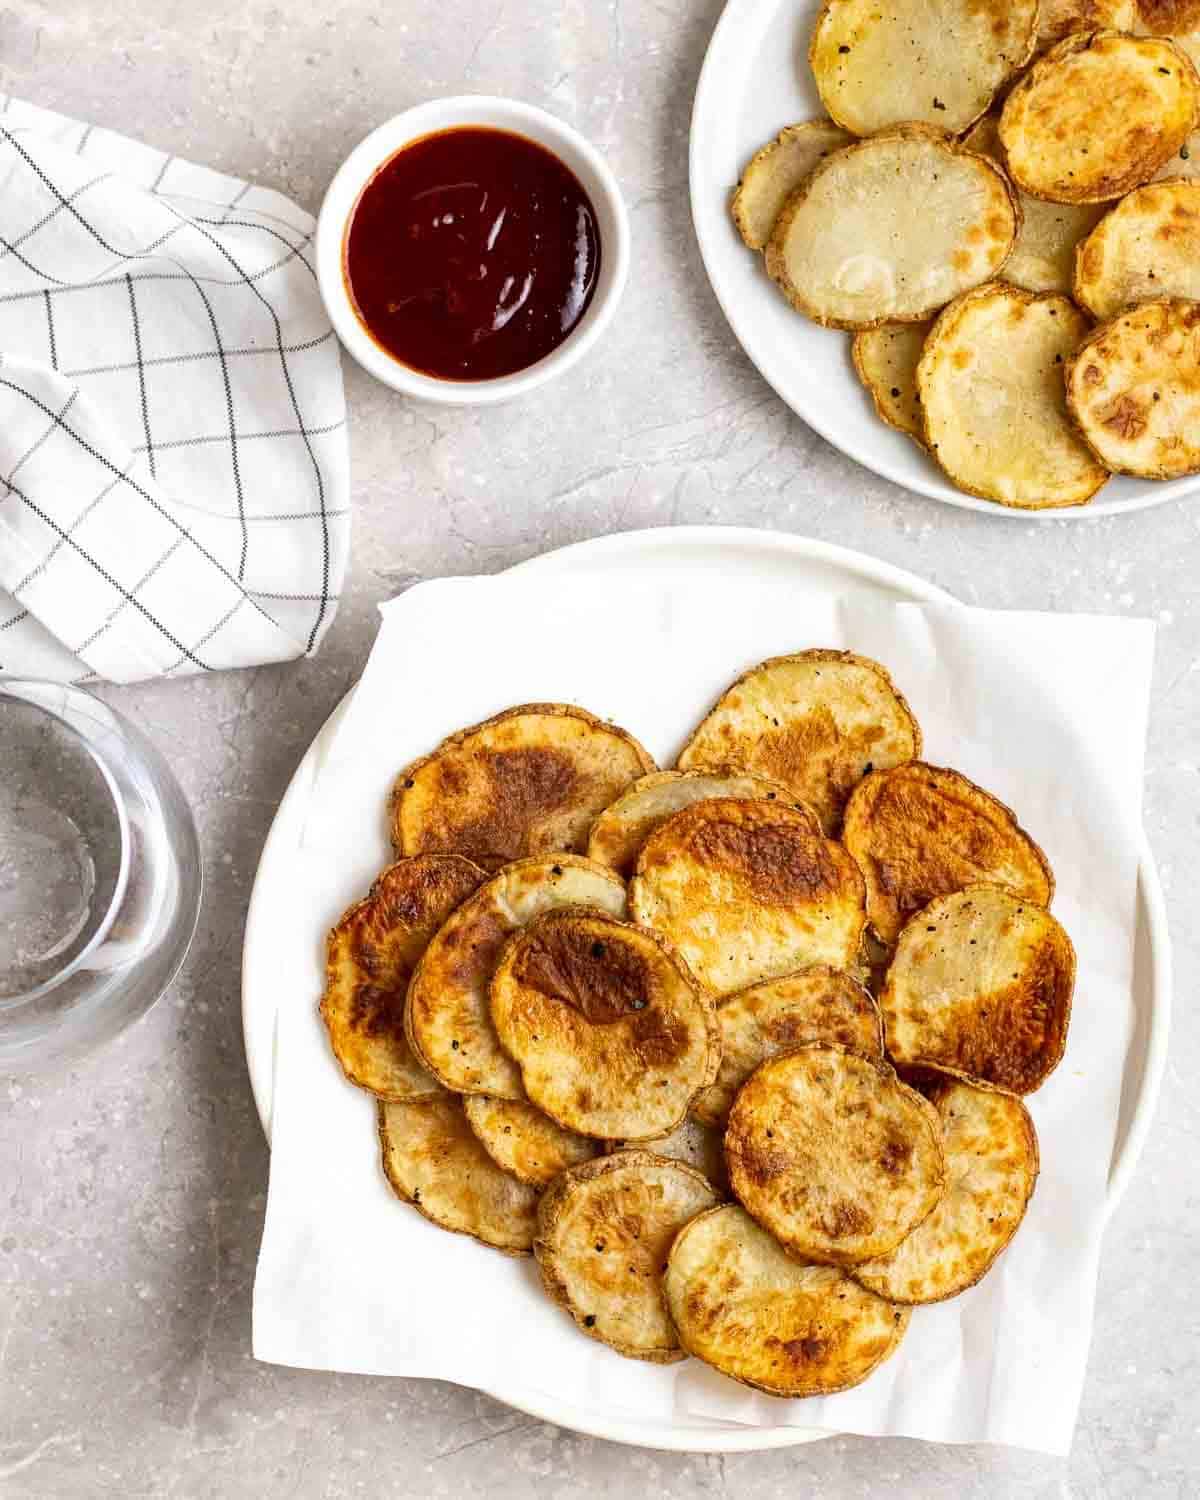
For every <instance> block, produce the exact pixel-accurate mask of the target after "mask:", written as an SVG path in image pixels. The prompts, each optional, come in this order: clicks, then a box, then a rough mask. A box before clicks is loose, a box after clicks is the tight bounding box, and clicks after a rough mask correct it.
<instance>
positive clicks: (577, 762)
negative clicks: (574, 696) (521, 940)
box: [391, 703, 654, 870]
mask: <svg viewBox="0 0 1200 1500" xmlns="http://www.w3.org/2000/svg"><path fill="white" fill-rule="evenodd" d="M653 770H654V762H653V760H651V758H650V756H649V755H648V754H647V753H646V751H645V750H644V749H643V748H642V747H641V745H639V744H638V742H637V740H635V739H634V737H633V736H632V735H631V734H629V733H628V732H627V731H626V730H624V729H618V728H617V726H616V725H615V724H606V723H605V722H604V721H603V720H602V719H597V718H596V717H595V715H594V714H590V713H588V712H587V711H586V709H582V708H576V707H574V706H573V705H572V704H569V703H525V704H522V705H520V706H519V707H517V708H509V709H506V710H505V711H504V712H503V713H500V714H496V715H495V717H494V718H491V719H487V720H485V721H484V722H483V723H482V724H476V725H474V726H473V727H472V728H470V729H461V730H459V732H458V733H457V734H452V735H451V736H450V738H449V739H447V740H443V741H442V743H441V744H440V745H439V746H438V747H437V749H436V750H435V751H434V752H433V754H432V755H427V756H425V757H424V758H423V759H422V760H418V761H415V762H414V763H413V764H412V765H411V766H409V767H408V768H407V769H406V770H404V771H402V772H401V773H400V775H399V777H398V778H397V780H396V783H395V786H394V788H393V791H392V800H391V819H392V842H393V843H394V844H395V846H396V851H397V853H399V854H434V853H438V854H462V855H465V856H466V857H467V858H468V859H473V860H474V861H475V863H476V864H478V865H482V866H483V867H484V869H486V870H496V869H499V868H500V866H501V865H505V864H508V863H510V862H511V861H513V860H517V859H523V858H526V857H527V856H532V855H536V854H543V853H546V852H550V851H554V850H566V851H575V852H580V853H581V852H582V851H583V848H584V846H585V844H586V843H587V835H588V829H589V828H590V827H591V826H592V823H593V822H594V820H595V818H596V814H597V813H599V812H600V811H601V810H602V809H603V808H605V807H607V806H608V804H609V803H610V802H611V801H612V800H613V798H614V797H617V796H619V795H620V793H621V792H623V791H624V790H625V788H626V787H627V786H628V785H629V783H630V782H631V781H635V780H636V779H637V778H638V777H639V776H644V775H645V774H646V772H647V771H653Z"/></svg>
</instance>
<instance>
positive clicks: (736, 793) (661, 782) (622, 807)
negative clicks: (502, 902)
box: [587, 767, 815, 880]
mask: <svg viewBox="0 0 1200 1500" xmlns="http://www.w3.org/2000/svg"><path fill="white" fill-rule="evenodd" d="M710 797H763V798H765V799H766V800H767V801H768V802H774V801H776V800H777V799H781V800H782V801H784V802H787V803H790V804H791V805H792V806H793V807H795V806H797V805H798V802H797V798H796V795H795V793H794V792H791V791H789V790H788V788H787V787H785V786H784V785H783V783H782V782H779V781H771V780H770V779H769V778H768V777H765V776H752V775H751V774H750V773H749V772H748V771H739V770H737V769H735V768H732V767H717V768H715V769H713V770H711V771H653V772H651V774H650V775H649V776H643V777H642V779H641V780H640V781H635V782H634V783H633V785H632V786H631V787H630V788H629V790H628V791H627V792H623V793H622V794H621V795H620V796H619V797H618V798H617V800H616V801H615V802H614V803H613V804H612V806H611V807H606V808H605V809H604V811H603V812H602V813H601V814H600V816H599V817H598V818H597V819H596V821H595V823H594V824H593V825H592V832H591V836H590V837H589V839H588V851H587V852H588V858H589V859H594V860H596V861H597V862H598V863H599V864H602V865H607V866H608V867H609V869H611V870H615V871H616V872H617V874H618V875H620V876H622V877H623V878H624V879H626V880H628V879H629V877H630V876H631V875H632V874H633V872H634V869H635V868H636V866H637V859H638V855H639V854H640V853H641V852H642V845H643V844H644V843H645V842H646V840H647V839H648V838H649V837H650V835H651V834H652V833H653V832H654V830H655V829H656V828H657V827H658V826H659V824H660V823H665V822H666V820H667V819H668V818H669V817H670V816H671V814H672V813H677V812H678V811H679V810H680V809H681V808H684V807H690V806H691V805H692V803H693V802H704V801H707V800H708V799H709V798H710ZM805 810H807V809H805ZM814 826H815V814H814Z"/></svg>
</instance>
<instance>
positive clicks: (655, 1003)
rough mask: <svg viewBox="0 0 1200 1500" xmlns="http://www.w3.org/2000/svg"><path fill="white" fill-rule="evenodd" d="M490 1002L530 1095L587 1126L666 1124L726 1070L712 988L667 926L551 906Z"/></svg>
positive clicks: (502, 973)
mask: <svg viewBox="0 0 1200 1500" xmlns="http://www.w3.org/2000/svg"><path fill="white" fill-rule="evenodd" d="M491 1006H492V1021H493V1024H494V1025H495V1028H496V1035H497V1036H498V1037H499V1039H500V1045H501V1046H502V1047H503V1048H504V1050H505V1051H506V1052H507V1053H508V1054H509V1056H510V1057H511V1058H513V1059H514V1061H515V1062H516V1063H517V1066H518V1067H519V1068H520V1070H521V1078H522V1082H523V1083H524V1086H525V1092H526V1093H527V1094H528V1096H529V1098H530V1099H531V1100H532V1101H533V1103H534V1104H536V1105H537V1106H538V1108H539V1109H542V1110H544V1111H545V1113H546V1114H548V1115H549V1116H550V1118H551V1119H552V1120H557V1121H558V1123H559V1124H560V1125H562V1126H563V1127H564V1128H565V1129H567V1130H575V1131H578V1132H579V1133H580V1134H581V1135H589V1136H596V1137H599V1138H601V1139H607V1140H611V1139H613V1138H615V1137H621V1138H623V1139H625V1140H631V1141H632V1140H649V1139H651V1138H652V1137H654V1136H657V1135H665V1134H666V1133H667V1132H668V1131H671V1130H674V1129H675V1127H676V1126H678V1125H680V1124H682V1122H683V1118H684V1116H685V1115H686V1114H687V1111H688V1107H689V1105H690V1104H691V1102H692V1100H693V1099H694V1098H695V1097H696V1095H697V1094H698V1093H699V1092H700V1090H701V1089H704V1088H707V1087H708V1085H709V1084H710V1083H711V1082H712V1081H713V1079H714V1078H715V1077H716V1073H717V1064H718V1062H719V1061H720V1055H721V1036H720V1031H719V1029H718V1026H717V1018H716V1013H715V1011H714V1009H713V1003H712V999H711V997H710V996H709V995H707V994H705V993H704V992H703V991H702V990H701V989H700V986H699V985H698V984H697V983H696V981H695V979H694V978H693V977H692V975H691V974H690V973H689V972H688V970H687V969H686V968H685V967H684V965H683V964H681V963H680V962H679V959H678V957H677V956H676V955H675V953H673V952H672V951H671V950H670V949H669V948H668V946H667V945H666V943H664V942H663V941H662V939H661V938H659V937H657V936H656V935H655V934H654V933H652V932H647V931H646V930H645V929H644V928H641V927H635V926H633V924H632V923H629V922H619V921H617V920H616V919H615V918H614V917H610V916H607V915H605V914H604V913H603V912H598V911H588V910H584V909H579V910H573V911H553V912H547V913H546V914H545V915H544V916H542V917H539V918H538V919H537V920H536V921H534V922H530V923H529V924H528V926H526V927H524V928H522V929H521V931H520V932H517V933H515V934H514V935H513V937H512V938H510V940H509V941H508V943H507V944H506V946H505V948H504V951H503V952H502V954H501V955H500V962H499V964H498V965H497V967H496V972H495V975H494V976H493V979H492V985H491Z"/></svg>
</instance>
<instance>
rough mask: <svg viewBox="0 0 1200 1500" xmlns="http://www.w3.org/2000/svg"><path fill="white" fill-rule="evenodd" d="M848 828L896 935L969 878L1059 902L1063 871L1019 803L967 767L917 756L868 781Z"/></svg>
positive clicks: (880, 914)
mask: <svg viewBox="0 0 1200 1500" xmlns="http://www.w3.org/2000/svg"><path fill="white" fill-rule="evenodd" d="M843 838H844V840H845V843H846V847H847V849H849V851H850V853H851V854H853V856H854V858H855V859H856V860H857V861H858V864H859V867H860V868H861V870H862V872H863V875H864V877H865V878H866V883H867V912H868V915H869V917H870V919H871V926H872V927H873V928H874V929H875V932H876V934H877V935H878V937H879V938H880V939H881V940H882V941H883V942H884V943H887V944H891V943H894V942H895V941H896V939H897V937H898V936H899V934H900V929H901V927H903V926H904V924H905V922H907V921H908V919H909V917H911V916H912V914H913V913H914V912H917V911H920V910H921V908H922V907H924V906H928V904H929V903H930V901H932V900H933V898H934V897H935V896H947V895H949V894H950V893H951V892H952V891H961V890H962V889H963V888H964V886H968V885H975V884H978V883H981V882H982V883H984V884H988V885H1003V886H1007V887H1008V888H1009V889H1010V890H1013V891H1015V892H1016V893H1017V895H1019V896H1023V897H1025V898H1026V899H1027V900H1029V901H1034V902H1036V903H1037V904H1038V905H1039V906H1049V905H1050V898H1051V897H1052V896H1053V894H1054V875H1053V873H1052V872H1051V869H1050V865H1049V862H1048V861H1047V859H1046V856H1045V855H1044V854H1043V853H1042V851H1041V850H1040V849H1039V848H1038V846H1037V845H1036V844H1035V843H1034V841H1033V840H1032V839H1031V838H1030V837H1029V835H1028V834H1027V833H1026V832H1025V830H1024V829H1023V828H1022V827H1021V825H1020V824H1019V823H1018V822H1017V819H1016V816H1015V814H1014V813H1013V812H1012V811H1011V809H1009V808H1007V807H1005V805H1004V804H1003V802H1001V801H999V799H998V798H996V797H993V796H992V795H991V793H990V792H985V791H984V790H983V788H982V787H978V786H976V785H975V783H974V782H973V781H968V780H967V778H966V777H965V776H962V775H960V774H959V773H958V772H957V771H950V770H947V769H945V768H943V767H941V766H930V765H926V764H925V762H923V761H913V762H912V764H911V765H907V766H898V767H897V768H896V769H895V770H893V771H878V772H876V773H875V774H874V775H873V776H869V777H867V779H866V780H865V781H863V782H862V783H861V784H860V785H859V787H858V789H857V790H856V791H855V793H854V795H853V796H852V797H851V798H850V804H849V806H848V807H847V809H846V826H845V829H844V832H843Z"/></svg>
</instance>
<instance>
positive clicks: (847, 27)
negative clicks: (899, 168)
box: [809, 0, 1038, 135]
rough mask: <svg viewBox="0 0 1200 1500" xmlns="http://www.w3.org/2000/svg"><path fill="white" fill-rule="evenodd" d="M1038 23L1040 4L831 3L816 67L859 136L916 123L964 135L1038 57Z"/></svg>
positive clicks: (827, 97) (814, 53)
mask: <svg viewBox="0 0 1200 1500" xmlns="http://www.w3.org/2000/svg"><path fill="white" fill-rule="evenodd" d="M1037 19H1038V6H1037V0H923V3H922V4H920V5H914V4H912V3H910V0H825V4H824V5H823V6H822V7H821V13H820V15H819V16H818V17H817V25H816V30H815V31H814V32H813V39H812V45H811V47H810V49H809V61H810V63H811V64H812V70H813V77H814V78H815V79H816V84H817V91H818V93H819V94H820V95H821V102H822V103H823V104H824V105H825V108H826V109H827V110H828V111H829V114H830V115H831V117H832V118H833V119H834V120H836V121H837V123H838V124H839V125H844V126H845V128H846V129H847V130H852V131H853V132H854V134H855V135H874V134H875V133H876V132H877V131H880V130H886V129H887V128H888V127H889V126H892V125H900V124H903V123H905V122H908V121H913V120H917V121H923V122H924V123H925V124H927V125H936V126H937V127H938V129H940V130H946V131H950V132H952V133H954V134H957V133H958V132H959V131H962V130H965V129H966V128H967V126H968V125H970V124H971V122H972V121H973V120H977V119H978V118H979V116H980V115H981V114H982V113H983V112H984V110H985V109H987V107H988V105H989V104H990V103H991V102H992V98H993V96H994V95H995V93H996V90H997V89H998V88H999V87H1000V86H1001V84H1003V83H1004V82H1005V80H1006V79H1007V78H1009V77H1010V76H1011V75H1012V74H1013V73H1015V72H1016V71H1017V69H1018V68H1021V67H1023V66H1024V65H1025V63H1026V62H1028V60H1029V58H1030V57H1031V56H1032V55H1033V45H1034V40H1035V37H1036V35H1037Z"/></svg>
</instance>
